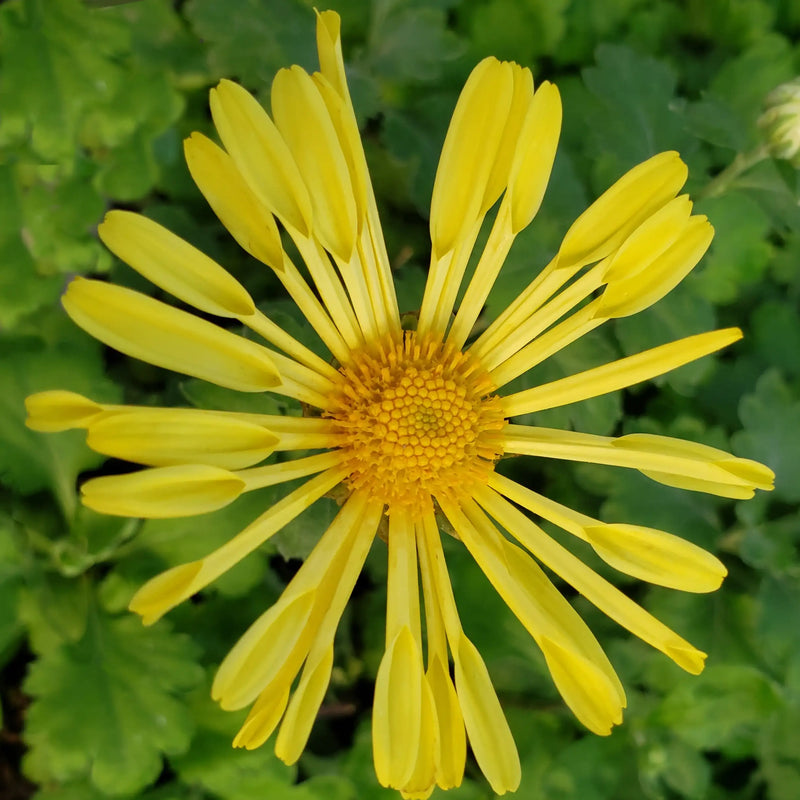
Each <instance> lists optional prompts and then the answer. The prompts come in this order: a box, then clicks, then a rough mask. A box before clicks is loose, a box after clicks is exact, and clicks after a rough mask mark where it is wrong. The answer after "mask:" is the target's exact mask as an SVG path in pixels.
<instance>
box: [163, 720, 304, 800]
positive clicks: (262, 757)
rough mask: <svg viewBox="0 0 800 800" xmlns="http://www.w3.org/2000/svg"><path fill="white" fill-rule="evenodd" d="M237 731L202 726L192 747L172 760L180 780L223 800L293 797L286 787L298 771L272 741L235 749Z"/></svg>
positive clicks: (239, 721)
mask: <svg viewBox="0 0 800 800" xmlns="http://www.w3.org/2000/svg"><path fill="white" fill-rule="evenodd" d="M238 717H239V715H237V719H238ZM238 723H239V724H241V719H239V720H238ZM234 733H235V728H234V729H233V730H232V731H231V732H230V733H222V732H219V731H217V730H209V729H207V728H202V727H201V728H200V729H199V730H198V732H197V735H196V736H195V737H194V739H193V741H192V747H191V749H190V750H188V751H187V752H186V753H185V754H183V755H181V756H178V757H177V758H173V759H171V761H170V763H171V765H172V767H173V769H175V770H176V772H177V773H178V775H179V776H180V778H181V780H182V781H183V782H184V783H186V784H188V785H189V786H191V787H192V788H194V789H195V791H196V790H197V788H198V787H202V789H203V790H204V791H206V792H209V793H211V794H212V795H213V796H214V797H216V798H220V800H252V798H254V797H264V798H267V797H269V798H282V797H284V796H285V795H287V796H293V795H289V794H288V793H287V789H289V787H290V786H291V784H292V783H293V782H294V774H295V770H294V769H293V768H291V767H287V766H286V765H285V764H283V763H282V762H281V761H279V760H278V758H277V756H275V754H274V753H273V752H272V747H271V746H270V745H269V744H268V745H265V746H264V747H260V748H258V749H256V750H243V749H241V750H240V749H234V748H233V746H232V745H231V740H232V737H233V734H234Z"/></svg>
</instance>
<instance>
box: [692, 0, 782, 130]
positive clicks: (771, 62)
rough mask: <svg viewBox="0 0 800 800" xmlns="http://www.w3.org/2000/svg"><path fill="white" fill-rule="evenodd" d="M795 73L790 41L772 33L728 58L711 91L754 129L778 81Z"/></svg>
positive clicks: (715, 78) (711, 86) (779, 82)
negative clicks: (767, 97) (765, 98)
mask: <svg viewBox="0 0 800 800" xmlns="http://www.w3.org/2000/svg"><path fill="white" fill-rule="evenodd" d="M697 5H698V6H699V4H697ZM729 8H730V7H729ZM796 72H797V68H796V66H795V63H794V55H793V52H792V48H791V45H790V43H789V40H788V39H786V37H784V36H781V35H779V34H778V33H775V32H771V33H768V34H766V35H764V36H762V37H761V38H759V39H758V41H757V42H755V43H754V44H752V45H751V46H750V47H748V48H747V49H746V50H745V51H744V52H743V53H741V55H737V56H735V57H734V58H730V59H728V60H726V61H725V62H724V64H723V66H722V67H721V69H720V70H719V71H718V72H717V74H716V75H715V76H714V79H713V80H712V81H711V84H710V86H709V91H710V92H711V93H712V94H713V95H715V96H717V97H719V98H721V99H722V100H723V101H724V102H726V103H727V104H728V106H729V107H730V108H731V109H733V111H734V112H735V113H737V114H738V115H739V117H740V118H741V119H742V120H743V122H745V123H746V124H748V126H749V127H750V129H751V131H752V130H753V129H754V128H755V121H756V119H757V118H758V116H759V114H760V113H761V110H762V104H763V101H764V97H765V96H766V95H767V93H768V92H770V91H771V90H772V89H774V88H775V87H776V86H778V85H779V84H781V83H784V82H785V81H788V80H791V79H792V78H793V77H794V76H795V74H796Z"/></svg>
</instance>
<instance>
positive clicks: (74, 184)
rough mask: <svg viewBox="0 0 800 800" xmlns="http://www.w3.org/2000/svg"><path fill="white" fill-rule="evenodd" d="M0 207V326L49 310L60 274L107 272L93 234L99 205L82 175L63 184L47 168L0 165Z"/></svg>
mask: <svg viewBox="0 0 800 800" xmlns="http://www.w3.org/2000/svg"><path fill="white" fill-rule="evenodd" d="M0 207H2V208H3V214H2V216H0V260H2V263H3V270H2V275H1V276H0V326H2V327H4V328H6V329H10V328H11V327H13V326H14V325H16V324H17V322H18V321H19V320H20V319H21V318H22V317H23V316H24V315H26V314H29V313H30V312H32V311H35V310H37V309H39V308H41V307H43V306H46V305H54V304H55V303H56V300H57V299H58V295H59V293H60V292H61V289H62V287H63V284H64V279H63V278H62V276H61V274H60V273H65V272H81V273H82V272H88V271H102V270H104V269H107V268H108V264H109V263H110V260H111V259H110V257H109V255H108V253H106V252H105V251H104V250H103V249H102V247H101V246H100V244H99V242H98V241H97V239H96V238H95V236H94V233H93V227H94V225H95V223H96V221H97V219H98V217H99V216H100V215H101V214H102V210H103V203H102V200H101V199H100V197H99V196H98V195H97V193H96V192H95V191H94V190H93V189H92V187H91V185H90V184H89V182H88V173H87V172H86V170H85V169H81V170H79V171H78V174H76V175H74V176H73V177H66V178H65V177H64V176H62V175H59V174H58V173H57V172H56V171H54V170H53V169H51V168H47V167H32V166H29V165H23V164H20V163H14V162H10V163H8V164H2V163H0Z"/></svg>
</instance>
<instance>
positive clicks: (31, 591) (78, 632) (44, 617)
mask: <svg viewBox="0 0 800 800" xmlns="http://www.w3.org/2000/svg"><path fill="white" fill-rule="evenodd" d="M90 595H91V586H90V584H89V582H88V581H87V580H85V579H82V580H75V579H69V578H65V577H64V576H63V575H59V574H57V573H55V572H50V571H45V570H38V571H36V572H32V574H30V575H29V576H28V580H27V582H26V586H25V588H24V589H23V591H22V592H21V593H20V600H19V617H20V619H21V620H22V621H23V622H24V623H25V627H26V628H27V633H28V638H29V641H30V646H31V649H32V650H33V651H34V652H35V653H37V654H38V655H49V654H51V653H53V652H54V651H56V650H57V649H58V648H59V647H61V646H62V645H65V644H69V643H74V642H77V641H79V640H80V639H82V638H83V637H84V635H85V634H86V623H87V619H88V613H89V604H90Z"/></svg>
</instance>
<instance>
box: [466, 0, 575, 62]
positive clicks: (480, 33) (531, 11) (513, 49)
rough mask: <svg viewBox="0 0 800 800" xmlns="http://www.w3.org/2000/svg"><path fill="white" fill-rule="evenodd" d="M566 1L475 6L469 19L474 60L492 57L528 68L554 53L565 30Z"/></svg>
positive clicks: (495, 1)
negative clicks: (532, 63) (479, 57)
mask: <svg viewBox="0 0 800 800" xmlns="http://www.w3.org/2000/svg"><path fill="white" fill-rule="evenodd" d="M568 5H569V4H568V3H567V2H565V0H557V2H547V3H542V2H538V1H537V0H523V2H518V1H517V0H489V1H488V2H484V3H481V4H480V5H476V6H475V8H474V11H473V12H472V14H471V15H470V18H469V31H470V44H471V49H472V50H473V51H474V52H475V54H476V55H477V56H495V57H497V58H503V59H508V60H512V61H517V62H519V63H521V64H523V65H528V64H530V63H531V62H532V61H533V60H534V59H535V58H537V57H540V56H542V55H552V54H554V53H556V52H557V50H558V45H559V44H560V42H561V40H562V39H563V37H564V33H565V30H566V20H565V13H566V9H567V7H568Z"/></svg>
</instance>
